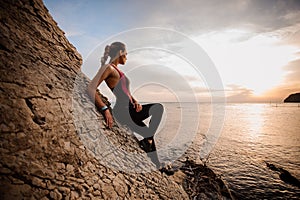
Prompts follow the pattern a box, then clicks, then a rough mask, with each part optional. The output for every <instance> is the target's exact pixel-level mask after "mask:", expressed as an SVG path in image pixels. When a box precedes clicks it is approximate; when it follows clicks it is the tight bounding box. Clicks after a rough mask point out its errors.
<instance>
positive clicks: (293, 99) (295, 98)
mask: <svg viewBox="0 0 300 200" xmlns="http://www.w3.org/2000/svg"><path fill="white" fill-rule="evenodd" d="M283 102H284V103H300V93H295V94H290V95H289V96H288V97H287V98H285V99H284V101H283Z"/></svg>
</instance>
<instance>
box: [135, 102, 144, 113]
mask: <svg viewBox="0 0 300 200" xmlns="http://www.w3.org/2000/svg"><path fill="white" fill-rule="evenodd" d="M133 108H135V111H136V112H140V111H141V110H142V109H143V107H142V105H141V104H139V103H138V102H134V104H133Z"/></svg>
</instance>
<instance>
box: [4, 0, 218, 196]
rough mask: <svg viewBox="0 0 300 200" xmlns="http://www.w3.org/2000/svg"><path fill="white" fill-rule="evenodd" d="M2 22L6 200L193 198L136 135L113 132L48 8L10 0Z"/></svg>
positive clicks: (38, 2) (118, 129)
mask: <svg viewBox="0 0 300 200" xmlns="http://www.w3.org/2000/svg"><path fill="white" fill-rule="evenodd" d="M0 14H1V16H0V17H1V18H0V24H1V26H0V28H1V32H0V58H1V67H0V77H1V81H0V96H1V106H0V112H1V118H0V126H1V134H0V137H1V139H0V158H1V159H0V174H1V177H0V199H117V198H119V199H124V198H125V199H188V198H189V196H188V194H187V192H186V191H185V190H184V186H182V183H183V179H182V178H181V179H178V176H177V178H176V176H174V177H168V176H166V175H165V174H161V173H160V172H158V171H154V170H151V169H153V164H152V163H151V162H150V161H149V159H148V157H147V156H146V154H144V153H143V151H142V150H141V149H140V148H139V147H138V145H137V142H136V139H135V138H134V137H133V136H132V134H131V133H130V131H129V130H127V129H125V128H122V127H119V126H118V125H117V124H115V125H114V127H113V128H112V129H111V130H108V129H106V128H105V126H104V121H103V117H102V116H101V115H100V114H99V113H98V112H97V110H96V109H95V107H94V105H93V102H92V101H91V100H90V99H89V97H88V95H87V94H86V85H87V84H88V82H89V80H88V79H87V78H86V77H85V75H84V74H82V73H81V71H80V67H81V64H82V59H81V56H80V55H79V54H78V53H77V51H76V49H75V48H74V47H73V46H72V45H71V44H70V43H69V42H68V40H67V39H66V37H65V36H64V32H63V31H62V30H60V29H59V28H58V26H57V24H56V23H55V21H54V20H53V19H52V17H51V16H50V14H49V13H48V10H47V9H46V8H45V6H44V5H43V3H42V1H41V0H23V1H14V0H3V1H1V4H0ZM145 169H150V170H148V171H145ZM180 177H184V176H180ZM206 178H207V177H206ZM178 180H179V181H178ZM207 187H209V186H207ZM219 189H220V188H219ZM203 191H205V190H203ZM210 193H211V194H210V195H206V194H205V193H203V194H202V196H204V197H216V198H222V195H220V194H221V193H220V192H219V190H218V189H216V190H213V191H212V190H210ZM190 196H191V195H190Z"/></svg>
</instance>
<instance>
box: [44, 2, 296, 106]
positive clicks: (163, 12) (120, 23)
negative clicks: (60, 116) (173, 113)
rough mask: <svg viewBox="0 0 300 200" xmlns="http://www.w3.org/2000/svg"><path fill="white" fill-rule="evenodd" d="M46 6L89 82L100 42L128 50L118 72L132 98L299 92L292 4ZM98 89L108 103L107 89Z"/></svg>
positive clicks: (268, 97) (278, 98)
mask: <svg viewBox="0 0 300 200" xmlns="http://www.w3.org/2000/svg"><path fill="white" fill-rule="evenodd" d="M44 3H45V5H46V7H47V8H48V10H49V12H50V14H51V15H52V16H53V18H54V20H55V21H56V22H57V23H58V25H59V27H60V28H61V29H62V30H63V31H64V32H65V34H66V36H67V38H68V39H69V41H70V42H71V43H72V44H73V45H74V46H75V47H76V49H77V50H78V51H79V53H80V54H81V55H82V58H83V62H84V64H83V66H82V71H83V72H84V73H85V74H86V75H87V76H88V77H89V78H93V76H94V75H95V73H96V72H97V70H98V68H99V59H100V57H101V55H102V54H103V50H104V47H105V45H106V44H110V43H111V42H112V41H117V40H119V41H122V42H124V43H125V44H126V45H127V51H128V63H127V64H126V65H124V66H122V70H123V71H124V72H126V74H128V76H129V77H130V79H131V85H132V88H133V89H132V92H133V93H134V95H135V96H137V97H138V98H142V99H144V100H147V101H158V100H160V101H176V99H177V100H178V99H180V100H182V101H193V100H194V99H200V101H207V100H209V99H211V97H212V96H214V95H215V94H217V95H220V94H223V93H222V92H224V94H225V97H226V100H227V101H228V102H282V101H283V99H284V98H286V97H287V96H288V95H289V94H291V93H295V92H300V78H299V77H300V48H299V47H300V1H298V0H294V1H292V0H281V1H279V0H263V1H261V0H228V1H221V0H212V1H207V0H205V1H202V0H198V1H196V0H194V1H190V0H185V1H181V0H164V1H159V0H152V1H146V0H126V1H124V0H115V1H108V0H99V1H92V0H72V1H71V0H44ZM150 27H153V28H150ZM187 44H189V46H186V45H187ZM194 44H196V46H195V45H194ZM198 46H199V47H200V48H201V49H202V50H203V52H202V51H201V50H199V49H198ZM150 47H151V48H150ZM186 51H189V52H192V53H189V54H188V55H187V54H185V52H186ZM183 55H186V56H183ZM192 60H193V61H192ZM195 63H197V64H195ZM211 64H213V66H212V65H211ZM208 66H210V69H212V70H211V71H210V74H207V73H206V72H205V70H206V69H207V67H208ZM214 68H215V71H214ZM141 69H143V70H142V71H141ZM197 70H198V71H197ZM199 71H200V73H197V72H199ZM210 75H211V76H210ZM212 77H213V78H212ZM214 81H215V82H218V81H221V83H222V87H221V86H220V84H215V82H214ZM218 83H219V82H218ZM100 88H101V90H103V91H104V93H105V94H107V95H108V96H109V97H110V98H113V97H112V96H110V95H111V94H109V92H110V91H109V90H107V87H105V85H104V86H103V84H102V85H101V87H100ZM220 91H221V92H220Z"/></svg>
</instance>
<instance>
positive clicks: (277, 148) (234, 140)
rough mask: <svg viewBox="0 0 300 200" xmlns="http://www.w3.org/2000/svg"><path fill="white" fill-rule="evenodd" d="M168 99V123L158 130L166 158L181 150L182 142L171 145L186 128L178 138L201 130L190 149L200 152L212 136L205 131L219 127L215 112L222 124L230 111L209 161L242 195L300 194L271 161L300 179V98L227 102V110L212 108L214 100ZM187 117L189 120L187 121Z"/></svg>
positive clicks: (294, 196)
mask: <svg viewBox="0 0 300 200" xmlns="http://www.w3.org/2000/svg"><path fill="white" fill-rule="evenodd" d="M164 105H165V108H166V109H165V110H166V112H165V113H166V114H165V116H164V119H163V123H162V127H163V128H161V129H160V131H159V132H158V136H157V140H158V141H157V142H158V147H159V148H160V149H162V152H160V158H161V160H167V157H170V156H171V157H172V155H171V154H172V152H174V151H176V150H175V149H176V148H170V149H169V150H166V148H165V146H167V145H168V144H170V142H171V141H173V142H174V140H176V137H175V136H174V134H175V135H176V134H177V135H180V134H181V135H185V134H186V137H181V138H180V139H179V140H177V142H179V143H181V142H180V141H182V140H184V139H182V138H185V139H186V138H188V137H191V136H193V135H189V134H187V133H190V132H193V131H195V130H196V136H194V138H193V141H194V144H193V145H192V151H189V152H188V154H191V155H192V154H199V149H200V147H201V145H202V144H203V141H205V138H207V137H205V135H208V136H211V135H216V132H217V131H216V132H214V133H210V131H211V130H213V129H214V128H215V127H216V126H215V124H214V125H211V124H212V123H213V121H212V119H213V117H216V118H217V120H218V122H219V124H221V125H222V120H221V119H222V118H223V117H224V124H223V126H222V130H220V136H219V138H218V140H217V143H216V144H215V146H214V148H212V151H211V153H210V154H209V159H208V161H209V162H208V166H210V167H211V168H212V169H213V170H214V171H215V172H216V173H217V174H220V175H221V176H222V178H223V179H224V180H226V182H227V183H228V185H229V188H230V189H231V190H232V191H233V192H234V194H235V195H236V197H237V198H238V199H300V188H297V187H295V186H292V185H289V184H287V183H285V182H283V181H281V180H280V178H279V175H278V173H277V172H275V171H272V170H270V169H269V168H267V166H266V163H265V162H269V163H273V164H275V165H276V166H278V167H282V168H284V169H286V170H288V171H289V172H290V173H291V174H292V175H293V176H295V177H296V178H298V179H300V107H298V105H297V104H278V105H277V106H276V104H227V105H226V106H225V107H224V110H225V116H222V114H219V113H222V112H221V110H220V109H223V108H222V107H217V112H214V113H212V106H211V105H209V104H199V107H197V105H195V104H191V103H185V104H181V105H179V104H177V103H164ZM196 108H197V109H199V110H197V109H196ZM218 109H219V111H220V112H218ZM183 113H188V114H184V115H183ZM218 115H219V116H218ZM178 116H180V117H178ZM199 116H200V117H199ZM197 117H199V118H197ZM218 117H219V118H218ZM183 118H188V120H186V121H184V122H182V119H183ZM195 120H199V121H200V123H199V127H196V128H197V129H195V127H194V126H193V124H195ZM179 129H180V130H181V131H179V132H178V130H179ZM217 129H218V128H217ZM175 143H176V141H175ZM181 144H182V143H181ZM171 146H172V145H171ZM188 146H191V145H188ZM183 147H184V146H181V147H180V148H183ZM178 148H179V147H178ZM195 152H196V153H195ZM200 154H201V153H200ZM197 156H198V155H197Z"/></svg>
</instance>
